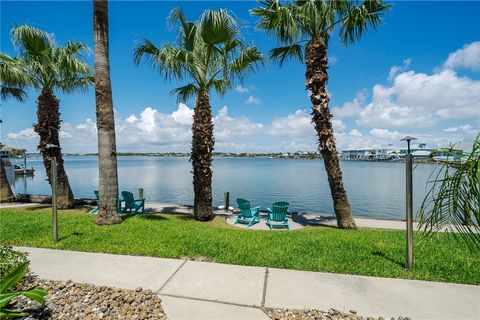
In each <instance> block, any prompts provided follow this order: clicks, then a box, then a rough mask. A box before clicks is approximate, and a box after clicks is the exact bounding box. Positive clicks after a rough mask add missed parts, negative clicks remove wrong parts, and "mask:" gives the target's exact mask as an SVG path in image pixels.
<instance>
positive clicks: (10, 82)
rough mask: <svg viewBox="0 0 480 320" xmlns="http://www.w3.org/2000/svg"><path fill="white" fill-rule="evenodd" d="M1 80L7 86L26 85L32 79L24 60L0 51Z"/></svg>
mask: <svg viewBox="0 0 480 320" xmlns="http://www.w3.org/2000/svg"><path fill="white" fill-rule="evenodd" d="M0 82H1V83H2V84H3V85H6V86H10V87H11V86H26V85H28V84H29V83H30V79H29V76H28V73H27V70H26V69H25V64H24V61H23V60H22V59H20V58H18V57H17V58H12V57H10V56H9V55H7V54H4V53H0Z"/></svg>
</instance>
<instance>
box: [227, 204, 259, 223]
mask: <svg viewBox="0 0 480 320" xmlns="http://www.w3.org/2000/svg"><path fill="white" fill-rule="evenodd" d="M237 203H238V207H239V208H240V213H239V214H238V217H237V219H236V220H235V222H234V223H233V224H237V223H239V222H241V223H246V222H248V225H247V228H250V227H251V226H252V225H253V224H254V223H256V222H260V207H254V208H251V207H250V201H248V200H245V199H241V198H238V199H237Z"/></svg>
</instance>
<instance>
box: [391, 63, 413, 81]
mask: <svg viewBox="0 0 480 320" xmlns="http://www.w3.org/2000/svg"><path fill="white" fill-rule="evenodd" d="M411 63H412V59H405V60H403V65H401V66H393V67H391V68H390V71H389V72H388V80H390V81H392V80H393V79H395V76H396V75H397V74H399V73H400V72H403V71H405V70H407V69H408V68H409V67H410V64H411Z"/></svg>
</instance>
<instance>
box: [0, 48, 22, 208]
mask: <svg viewBox="0 0 480 320" xmlns="http://www.w3.org/2000/svg"><path fill="white" fill-rule="evenodd" d="M0 81H1V87H0V98H1V100H2V101H4V100H7V99H8V98H14V99H16V100H18V101H22V102H23V101H25V98H26V96H27V95H26V92H25V90H24V87H25V85H26V84H27V83H28V77H27V76H26V73H25V71H24V69H23V68H22V64H21V62H20V61H19V60H18V59H14V58H10V57H9V56H7V55H5V54H3V53H0ZM0 123H3V121H2V120H1V119H0ZM1 147H2V144H1V143H0V149H1ZM14 199H15V195H14V194H13V191H12V189H11V188H10V184H9V183H8V180H7V174H6V172H5V166H4V164H3V161H2V160H0V202H10V201H13V200H14Z"/></svg>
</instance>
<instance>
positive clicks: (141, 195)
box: [138, 188, 143, 199]
mask: <svg viewBox="0 0 480 320" xmlns="http://www.w3.org/2000/svg"><path fill="white" fill-rule="evenodd" d="M138 199H143V188H138Z"/></svg>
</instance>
